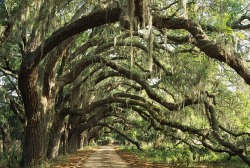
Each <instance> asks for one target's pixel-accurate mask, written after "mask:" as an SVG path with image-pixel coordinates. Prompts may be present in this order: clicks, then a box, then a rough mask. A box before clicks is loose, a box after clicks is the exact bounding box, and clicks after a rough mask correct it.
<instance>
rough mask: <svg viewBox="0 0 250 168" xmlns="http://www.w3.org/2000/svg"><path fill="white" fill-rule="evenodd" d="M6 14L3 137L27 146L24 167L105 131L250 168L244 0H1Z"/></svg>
mask: <svg viewBox="0 0 250 168" xmlns="http://www.w3.org/2000/svg"><path fill="white" fill-rule="evenodd" d="M0 12H1V16H0V84H1V89H0V112H1V113H0V130H1V133H2V139H4V137H5V140H4V142H6V145H7V146H8V141H9V140H8V139H10V137H7V139H6V136H5V135H7V134H10V135H11V136H12V137H13V138H14V139H20V140H22V149H23V150H22V161H21V166H22V167H32V166H36V165H38V164H40V163H41V162H42V161H43V160H45V159H51V158H55V157H57V156H58V154H59V149H60V148H61V146H63V147H64V152H66V151H74V150H76V149H77V148H79V147H81V145H82V144H83V139H84V142H85V143H88V142H89V141H90V140H92V139H98V138H101V137H102V136H103V135H104V133H105V132H108V131H110V132H113V133H115V134H116V136H117V137H116V139H117V141H118V140H119V139H123V141H124V139H125V140H127V141H128V142H130V143H132V144H134V145H135V146H136V147H137V148H138V149H141V150H142V148H143V147H142V144H143V143H148V142H152V141H156V139H157V138H159V136H157V135H159V134H160V135H162V136H163V137H164V138H163V139H162V140H161V141H163V142H164V141H168V142H172V143H177V142H180V143H184V144H185V145H187V146H189V147H192V146H199V145H202V146H203V147H204V148H207V149H209V150H212V151H214V152H217V153H228V154H229V156H230V157H231V156H237V157H239V158H241V159H242V160H243V161H244V162H245V163H246V164H248V165H250V157H249V154H248V153H249V150H250V146H249V142H250V124H249V119H250V112H249V111H250V104H249V103H250V102H249V94H248V93H249V91H250V89H249V85H250V67H249V66H250V65H249V53H250V50H249V49H250V42H249V39H250V34H249V33H250V32H249V30H250V3H249V2H248V1H247V0H237V1H236V0H196V1H194V0H188V1H187V2H185V1H184V0H183V1H182V0H178V1H175V0H169V1H163V0H118V1H117V0H114V1H106V0H89V1H80V0H50V1H43V0H37V1H31V0H5V1H0ZM15 125H16V126H18V128H21V129H20V130H19V131H18V130H15ZM6 129H10V133H8V132H6V131H4V130H6ZM22 134H24V135H23V137H22ZM171 138H172V139H174V141H171V140H170V139H171ZM7 151H8V150H7Z"/></svg>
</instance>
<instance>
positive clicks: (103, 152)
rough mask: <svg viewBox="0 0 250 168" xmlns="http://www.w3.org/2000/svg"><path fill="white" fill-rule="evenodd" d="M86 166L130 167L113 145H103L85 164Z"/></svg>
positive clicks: (85, 167)
mask: <svg viewBox="0 0 250 168" xmlns="http://www.w3.org/2000/svg"><path fill="white" fill-rule="evenodd" d="M83 167H84V168H99V167H102V168H128V165H127V163H126V162H124V161H123V160H122V159H121V158H120V156H119V155H118V154H117V153H116V152H115V149H114V148H113V147H112V146H101V147H100V148H99V149H97V150H96V152H94V153H93V154H92V155H90V157H89V158H88V159H87V160H86V162H85V163H84V164H83Z"/></svg>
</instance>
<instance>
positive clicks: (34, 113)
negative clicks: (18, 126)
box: [18, 62, 47, 167]
mask: <svg viewBox="0 0 250 168" xmlns="http://www.w3.org/2000/svg"><path fill="white" fill-rule="evenodd" d="M25 64H26V63H24V62H23V63H22V66H21V70H20V74H19V79H18V86H19V89H20V92H21V95H22V99H23V103H24V108H25V115H26V117H27V118H26V119H27V120H26V127H25V135H24V143H23V153H22V160H21V167H37V166H38V165H39V163H40V162H41V161H42V160H44V158H45V150H46V149H45V148H46V141H47V140H46V130H47V123H46V122H47V121H46V119H45V117H44V113H43V111H42V110H41V104H42V103H41V99H40V98H39V93H38V91H37V77H38V72H37V69H32V70H30V69H29V70H27V69H26V65H25Z"/></svg>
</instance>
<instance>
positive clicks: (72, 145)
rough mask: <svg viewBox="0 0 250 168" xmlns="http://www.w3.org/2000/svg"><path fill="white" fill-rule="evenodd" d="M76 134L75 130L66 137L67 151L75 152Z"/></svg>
mask: <svg viewBox="0 0 250 168" xmlns="http://www.w3.org/2000/svg"><path fill="white" fill-rule="evenodd" d="M77 140H78V135H77V133H76V132H74V133H72V134H71V136H70V137H69V139H68V152H76V150H77V148H78V145H77Z"/></svg>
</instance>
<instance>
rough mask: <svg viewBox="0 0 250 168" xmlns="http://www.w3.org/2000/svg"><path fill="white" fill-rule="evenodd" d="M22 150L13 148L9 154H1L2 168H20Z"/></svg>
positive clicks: (16, 147)
mask: <svg viewBox="0 0 250 168" xmlns="http://www.w3.org/2000/svg"><path fill="white" fill-rule="evenodd" d="M21 154H22V149H21V148H20V147H18V146H15V147H12V148H11V150H10V152H9V153H0V165H1V167H2V168H16V167H19V163H20V161H21Z"/></svg>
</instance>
